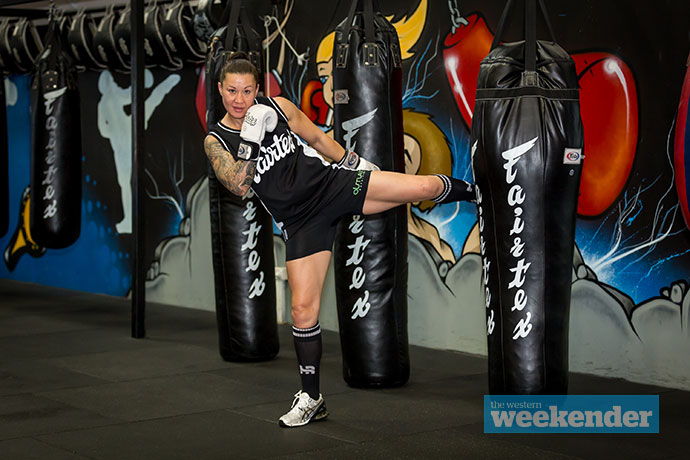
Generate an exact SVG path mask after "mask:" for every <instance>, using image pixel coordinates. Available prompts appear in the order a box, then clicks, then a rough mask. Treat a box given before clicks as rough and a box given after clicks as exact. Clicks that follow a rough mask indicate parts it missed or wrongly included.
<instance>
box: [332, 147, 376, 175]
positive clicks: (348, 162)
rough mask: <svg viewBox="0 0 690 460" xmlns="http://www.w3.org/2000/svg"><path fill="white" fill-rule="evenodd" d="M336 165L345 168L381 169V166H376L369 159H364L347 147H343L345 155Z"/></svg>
mask: <svg viewBox="0 0 690 460" xmlns="http://www.w3.org/2000/svg"><path fill="white" fill-rule="evenodd" d="M338 166H342V167H343V168H346V169H352V170H355V171H357V170H364V171H381V168H379V167H378V166H376V165H375V164H374V163H372V162H371V161H368V160H365V159H364V158H362V157H360V156H359V155H357V154H356V153H355V152H353V151H352V150H349V149H345V155H343V157H342V158H341V159H340V161H339V162H338Z"/></svg>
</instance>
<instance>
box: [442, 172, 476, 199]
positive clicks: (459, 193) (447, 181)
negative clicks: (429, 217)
mask: <svg viewBox="0 0 690 460" xmlns="http://www.w3.org/2000/svg"><path fill="white" fill-rule="evenodd" d="M434 176H437V177H440V178H441V180H442V181H443V191H442V192H441V194H440V195H439V196H437V197H436V198H433V199H432V200H431V201H434V202H436V203H452V202H454V201H472V202H475V201H476V200H477V196H476V195H475V192H474V185H472V184H470V183H469V182H466V181H464V180H461V179H455V178H454V177H449V176H446V175H445V174H434Z"/></svg>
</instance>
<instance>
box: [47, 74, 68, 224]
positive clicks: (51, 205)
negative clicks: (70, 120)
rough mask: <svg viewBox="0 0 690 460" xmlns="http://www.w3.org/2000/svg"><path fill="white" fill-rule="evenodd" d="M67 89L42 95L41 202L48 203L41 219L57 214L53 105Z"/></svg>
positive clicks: (55, 127) (56, 169) (55, 124)
mask: <svg viewBox="0 0 690 460" xmlns="http://www.w3.org/2000/svg"><path fill="white" fill-rule="evenodd" d="M65 91H67V87H64V88H60V89H57V90H54V91H49V92H47V93H45V94H44V95H43V99H44V101H43V105H44V108H45V114H46V126H45V127H46V135H47V137H48V143H47V144H46V146H45V152H46V154H45V167H44V169H43V181H42V182H41V186H42V187H43V190H44V193H43V196H42V197H41V198H42V199H43V201H46V202H48V203H47V204H46V205H45V206H44V208H43V219H49V218H51V217H53V216H54V215H55V214H57V212H58V209H57V200H56V199H55V198H54V197H55V187H54V185H53V182H54V181H55V175H56V174H57V172H58V168H57V167H56V166H55V165H54V163H55V146H56V145H55V143H56V138H55V130H56V129H57V118H56V117H55V115H54V114H53V104H54V103H55V101H56V100H57V99H58V98H59V97H60V96H62V95H63V94H65Z"/></svg>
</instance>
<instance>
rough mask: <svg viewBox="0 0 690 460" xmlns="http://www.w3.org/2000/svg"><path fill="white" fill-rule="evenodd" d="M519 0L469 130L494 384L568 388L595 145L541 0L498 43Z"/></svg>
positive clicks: (529, 2)
mask: <svg viewBox="0 0 690 460" xmlns="http://www.w3.org/2000/svg"><path fill="white" fill-rule="evenodd" d="M513 3H515V2H514V1H513V0H509V1H508V3H507V5H506V8H505V10H504V12H503V16H502V18H501V22H500V25H499V27H498V31H497V34H496V37H495V39H494V42H493V44H492V46H491V51H490V52H489V54H488V56H487V57H486V58H484V60H483V61H482V63H481V66H480V70H479V78H478V81H477V94H476V103H475V108H474V116H473V118H472V133H471V139H470V145H471V152H472V168H473V172H474V180H475V184H476V186H477V205H478V213H479V231H480V246H481V254H482V262H483V263H482V274H483V276H482V279H483V285H484V288H485V294H486V314H487V335H488V352H489V391H490V392H491V393H492V394H565V393H566V392H567V387H568V320H569V312H570V288H571V266H572V260H573V244H574V236H575V214H576V210H577V196H578V188H579V184H580V172H581V168H582V158H583V155H582V149H583V145H584V139H583V128H582V121H581V119H580V107H579V92H578V83H577V73H576V72H575V63H574V62H573V61H572V59H571V58H570V57H569V56H568V53H566V52H565V51H564V50H563V49H562V48H561V47H560V46H558V45H557V44H556V42H555V39H554V40H553V41H541V40H540V41H537V40H536V0H525V31H526V39H525V40H524V41H518V42H514V43H503V44H501V45H500V46H499V45H498V43H499V42H500V40H501V36H502V34H503V30H504V26H505V24H506V18H507V17H508V16H509V15H510V11H511V7H512V5H513ZM539 3H540V6H541V9H542V12H543V14H544V17H545V18H546V22H547V25H548V27H549V30H550V31H551V25H550V23H549V22H548V16H547V13H546V9H545V6H544V2H543V0H539ZM551 35H552V38H553V32H552V31H551Z"/></svg>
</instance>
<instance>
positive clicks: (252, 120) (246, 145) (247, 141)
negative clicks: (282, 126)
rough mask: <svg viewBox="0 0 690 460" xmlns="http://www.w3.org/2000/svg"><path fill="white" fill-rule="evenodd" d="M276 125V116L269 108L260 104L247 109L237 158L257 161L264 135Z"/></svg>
mask: <svg viewBox="0 0 690 460" xmlns="http://www.w3.org/2000/svg"><path fill="white" fill-rule="evenodd" d="M277 125H278V114H277V113H276V111H275V110H273V109H272V108H271V107H269V106H267V105H262V104H254V105H253V106H251V107H249V109H247V113H245V114H244V121H243V122H242V129H241V130H240V138H242V142H240V146H239V147H238V149H237V157H238V158H240V159H242V160H249V161H256V160H258V159H259V154H260V153H261V152H260V147H261V142H262V141H263V140H264V135H265V134H266V132H271V131H273V130H274V129H276V126H277Z"/></svg>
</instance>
